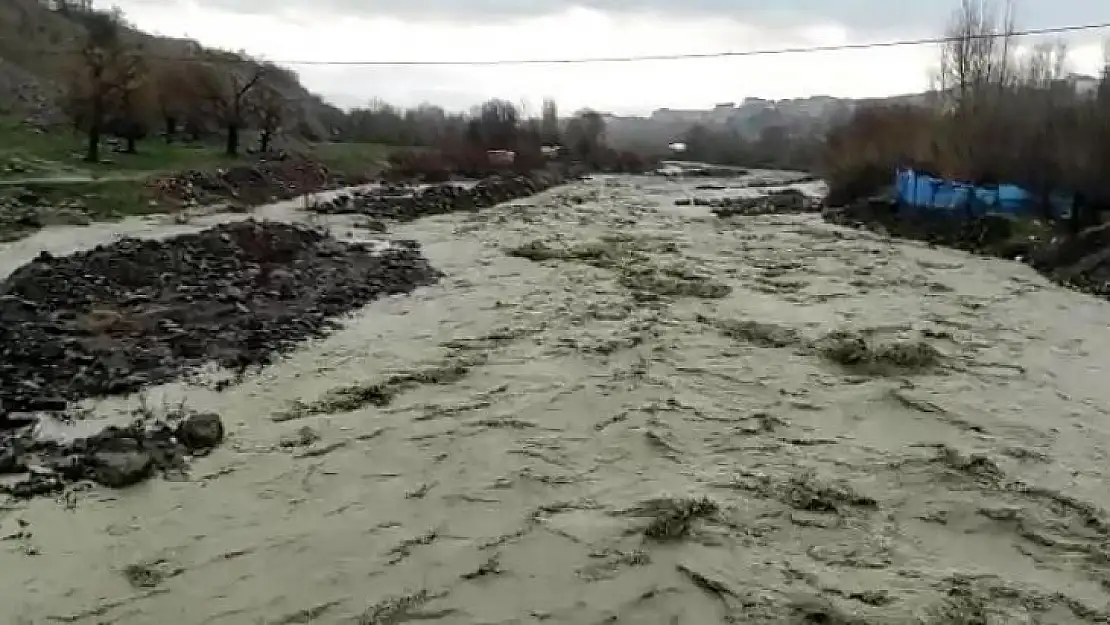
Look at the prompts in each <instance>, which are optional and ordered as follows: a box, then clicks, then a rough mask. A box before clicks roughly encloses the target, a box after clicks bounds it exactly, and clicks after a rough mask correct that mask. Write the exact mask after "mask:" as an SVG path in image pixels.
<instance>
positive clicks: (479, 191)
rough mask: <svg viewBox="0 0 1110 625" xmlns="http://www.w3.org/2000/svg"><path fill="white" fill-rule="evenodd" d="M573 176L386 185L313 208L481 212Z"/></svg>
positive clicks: (551, 173)
mask: <svg viewBox="0 0 1110 625" xmlns="http://www.w3.org/2000/svg"><path fill="white" fill-rule="evenodd" d="M569 179H570V177H569V176H568V175H567V174H566V173H564V172H563V171H561V170H557V169H552V170H543V171H536V172H532V173H530V174H519V175H512V176H494V177H490V178H485V179H482V180H479V181H477V182H474V183H470V184H456V183H447V184H438V185H421V186H419V187H412V186H409V185H406V184H385V185H381V186H374V187H368V188H364V189H359V190H355V191H353V192H351V193H340V194H337V195H335V196H334V197H332V198H329V199H327V200H324V201H318V202H315V203H314V204H313V205H312V206H311V208H310V210H312V211H313V212H315V213H320V214H325V215H352V214H358V215H365V216H367V217H370V218H372V219H378V220H381V219H389V220H393V221H402V222H404V221H413V220H416V219H420V218H423V217H430V216H433V215H443V214H446V213H453V212H456V211H477V210H481V209H483V208H489V207H491V206H495V205H497V204H500V203H502V202H507V201H509V200H514V199H518V198H523V197H528V196H530V195H534V194H536V193H538V192H540V191H545V190H547V189H549V188H551V187H553V186H556V185H559V184H563V183H564V182H566V181H567V180H569Z"/></svg>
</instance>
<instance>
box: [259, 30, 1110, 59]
mask: <svg viewBox="0 0 1110 625" xmlns="http://www.w3.org/2000/svg"><path fill="white" fill-rule="evenodd" d="M1107 28H1110V22H1103V23H1099V24H1080V25H1074V26H1058V27H1055V28H1035V29H1029V30H1021V31H1014V32H1010V33H984V34H972V35H959V36H952V37H928V38H921V39H898V40H893V41H876V42H870V43H849V44H839V45H825V46H806V47H794V48H771V49H764V50H742V51H725V52H691V53H685V54H649V55H635V56H601V57H592V58H581V59H565V58H564V59H503V60H491V61H273V62H274V63H276V64H278V65H334V66H340V65H356V66H394V67H397V66H488V65H580V64H591V63H635V62H639V61H684V60H691V59H713V58H730V57H746V56H776V55H784V54H812V53H816V52H840V51H845V50H868V49H872V48H899V47H908V46H921V45H936V44H944V43H954V42H958V41H965V40H968V39H971V40H979V39H1001V38H1004V37H1032V36H1039V35H1053V34H1063V33H1074V32H1081V31H1092V30H1103V29H1107Z"/></svg>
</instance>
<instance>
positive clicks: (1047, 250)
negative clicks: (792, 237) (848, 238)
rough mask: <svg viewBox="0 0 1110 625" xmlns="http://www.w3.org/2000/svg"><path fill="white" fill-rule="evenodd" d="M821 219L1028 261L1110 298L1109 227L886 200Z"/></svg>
mask: <svg viewBox="0 0 1110 625" xmlns="http://www.w3.org/2000/svg"><path fill="white" fill-rule="evenodd" d="M822 215H823V217H824V219H825V220H826V221H828V222H830V223H834V224H837V225H843V226H850V227H855V228H863V229H868V230H873V231H876V232H880V233H882V234H886V235H890V236H894V237H899V238H905V239H912V240H917V241H923V242H926V243H929V244H930V245H941V246H945V247H951V248H954V249H959V250H963V251H966V252H971V253H973V254H978V255H982V256H991V257H996V258H1004V259H1007V260H1012V261H1016V262H1020V263H1025V264H1028V265H1029V266H1031V267H1033V268H1034V269H1036V270H1037V271H1038V272H1040V273H1041V274H1042V275H1044V276H1046V277H1047V278H1049V279H1051V280H1053V281H1055V282H1056V283H1058V284H1060V285H1062V286H1067V287H1069V288H1074V289H1077V290H1079V291H1083V292H1085V293H1088V294H1092V295H1097V296H1100V297H1107V296H1110V225H1102V226H1096V227H1091V228H1087V229H1084V230H1082V231H1081V232H1079V233H1073V232H1072V231H1071V230H1070V229H1069V228H1067V227H1066V225H1063V224H1051V223H1047V222H1044V221H1039V220H1036V219H1009V218H1005V217H1001V216H998V217H985V218H979V219H973V220H962V219H955V218H945V217H934V218H929V217H927V216H925V215H923V214H912V215H900V214H899V213H898V211H897V210H896V208H895V206H894V205H893V204H892V203H891V202H889V201H887V200H885V199H875V200H861V201H858V202H856V203H853V204H851V205H848V206H844V207H827V208H825V209H824V210H823V211H822Z"/></svg>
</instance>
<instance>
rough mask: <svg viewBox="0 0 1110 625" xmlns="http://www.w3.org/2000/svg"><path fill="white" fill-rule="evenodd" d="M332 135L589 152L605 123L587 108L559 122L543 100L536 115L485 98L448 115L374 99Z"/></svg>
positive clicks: (598, 141)
mask: <svg viewBox="0 0 1110 625" xmlns="http://www.w3.org/2000/svg"><path fill="white" fill-rule="evenodd" d="M336 134H337V136H338V137H340V138H341V139H342V140H344V141H352V142H364V143H381V144H385V145H393V146H424V147H434V146H439V145H441V144H443V143H457V142H459V141H464V140H465V141H468V142H470V143H474V144H479V145H482V146H483V147H485V148H487V149H494V150H496V149H516V148H518V147H520V145H519V144H520V143H521V142H522V141H523V142H525V143H526V144H528V145H533V144H535V145H557V144H566V145H568V147H573V148H574V149H576V150H578V151H579V152H580V153H589V152H590V151H591V150H596V149H598V147H600V146H601V145H602V144H603V143H604V135H605V120H604V118H603V117H602V116H601V114H600V113H597V112H595V111H591V110H582V111H579V112H577V113H576V114H575V115H574V116H573V117H572V118H571V119H570V120H563V119H561V118H560V117H559V107H558V105H557V104H556V103H555V101H554V100H545V101H544V103H543V106H542V109H541V113H540V116H539V117H529V116H527V115H525V114H524V113H523V112H522V110H521V107H518V106H517V105H515V104H513V103H512V102H509V101H507V100H501V99H492V100H489V101H487V102H485V103H483V104H481V105H479V106H476V107H474V108H473V109H472V110H471V111H469V112H468V113H449V112H447V111H445V110H444V109H443V108H441V107H438V106H434V105H431V104H423V105H420V106H417V107H414V108H408V109H403V108H400V107H396V106H393V105H390V104H387V103H384V102H381V101H374V102H371V103H370V104H369V105H367V106H365V107H359V108H355V109H352V110H350V111H348V112H347V114H346V116H345V118H344V119H343V120H342V122H341V123H340V127H339V128H337V129H336ZM568 142H569V143H568Z"/></svg>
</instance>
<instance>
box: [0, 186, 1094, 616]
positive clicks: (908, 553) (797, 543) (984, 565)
mask: <svg viewBox="0 0 1110 625" xmlns="http://www.w3.org/2000/svg"><path fill="white" fill-rule="evenodd" d="M683 194H685V190H684V187H683V184H682V183H680V182H673V181H666V180H660V179H650V178H631V177H602V178H599V179H596V180H593V181H587V182H581V183H576V184H572V185H568V186H564V187H559V188H556V189H554V190H551V191H547V192H545V193H542V194H540V195H537V196H534V197H532V198H529V199H527V200H522V201H515V202H512V203H508V204H503V205H500V206H497V207H495V208H492V209H490V210H487V211H482V212H478V213H462V214H453V215H443V216H437V217H430V218H426V219H422V220H419V221H416V222H413V223H411V224H407V225H402V226H396V227H392V228H391V230H392V233H391V234H390V235H389V236H391V237H397V238H408V239H415V240H417V241H419V242H420V244H421V246H422V249H423V251H424V253H425V255H426V256H427V257H428V258H429V259H430V261H431V263H432V265H434V266H436V267H437V268H438V269H440V270H441V271H442V272H443V273H444V274H445V276H444V278H443V279H442V280H441V281H440V282H439V283H437V284H436V285H433V286H430V287H426V288H423V289H420V290H418V291H416V292H415V293H413V294H412V295H406V296H400V297H394V298H387V299H383V300H379V301H376V302H374V303H371V304H370V305H369V306H367V307H366V308H365V309H364V310H363V311H362V312H361V313H359V314H358V315H357V316H356V317H354V318H352V319H351V320H350V322H349V323H348V324H346V326H345V327H344V328H343V329H341V330H339V331H338V332H336V333H334V334H332V335H330V336H329V337H327V338H325V339H323V340H321V341H316V342H313V343H310V344H308V345H306V346H304V347H302V348H301V349H299V350H297V351H296V352H294V353H293V354H291V355H290V357H289V358H287V359H285V360H283V361H281V362H278V363H275V364H273V365H271V366H269V367H266V368H265V369H263V370H262V371H261V372H259V373H257V374H252V375H250V376H248V377H247V378H246V379H245V380H244V381H243V383H242V384H240V385H236V386H233V387H230V388H227V389H225V390H222V391H216V390H213V389H211V388H207V387H204V386H192V385H183V384H172V385H166V386H162V387H158V388H154V389H150V390H148V391H147V394H146V397H147V399H148V401H149V402H150V403H151V404H152V405H162V404H166V403H168V404H171V405H172V404H174V403H175V402H177V401H179V400H181V399H183V398H184V399H187V401H188V403H189V404H190V405H191V406H193V407H194V408H196V409H197V410H199V411H217V412H219V413H220V414H222V415H223V417H224V422H225V423H226V427H227V438H228V441H227V443H225V444H224V445H223V446H221V447H219V448H217V449H216V450H215V451H213V452H212V453H211V454H209V455H208V456H206V457H203V458H201V459H199V460H196V461H195V462H194V463H193V471H192V475H191V479H190V480H189V481H175V482H168V481H150V482H147V483H146V484H144V485H143V486H140V487H137V488H133V489H129V490H124V491H108V490H101V489H99V488H91V489H85V490H75V489H67V490H66V491H65V492H63V493H62V494H61V495H60V496H59V498H58V501H54V500H51V499H46V498H37V499H33V500H30V501H26V502H18V503H11V504H9V505H6V506H5V508H4V509H3V510H2V511H0V534H2V535H3V536H4V537H5V538H6V540H4V541H2V542H0V547H3V550H2V551H0V575H2V576H3V582H4V583H3V584H2V585H0V605H3V606H4V608H3V609H4V611H5V612H6V614H7V615H8V616H9V617H10V620H11V621H12V622H16V623H21V622H22V623H49V622H70V623H90V624H91V623H103V622H111V623H116V624H136V625H137V624H146V623H155V622H159V623H163V622H181V623H206V624H224V623H227V624H229V625H232V624H239V623H246V622H262V623H285V624H289V623H310V622H319V623H405V622H415V621H420V622H441V623H459V624H473V623H531V622H546V623H568V624H570V623H573V624H579V623H676V622H677V623H721V622H731V623H768V624H771V623H776V624H778V623H864V624H887V623H928V624H957V623H959V624H963V623H1099V622H1106V621H1107V619H1108V618H1110V612H1108V608H1107V603H1108V600H1110V591H1108V588H1110V586H1108V584H1110V577H1108V573H1110V567H1108V566H1107V564H1106V562H1107V560H1106V557H1105V549H1106V545H1107V540H1108V536H1110V521H1108V516H1107V510H1108V508H1110V496H1108V495H1107V492H1106V488H1105V484H1106V480H1107V477H1108V476H1107V475H1106V471H1107V469H1106V466H1107V464H1106V453H1107V451H1106V450H1107V446H1108V443H1110V429H1108V428H1107V426H1106V422H1107V413H1108V410H1107V408H1106V404H1107V399H1108V398H1110V396H1108V391H1107V390H1105V388H1106V385H1105V372H1104V368H1103V367H1104V365H1103V362H1104V361H1105V356H1104V355H1105V354H1106V353H1107V350H1108V348H1110V335H1108V334H1107V333H1106V332H1105V325H1106V319H1107V318H1110V304H1107V303H1106V302H1103V301H1098V300H1095V299H1093V298H1090V297H1088V296H1085V295H1082V294H1080V293H1076V292H1073V291H1068V290H1064V289H1061V288H1059V287H1057V286H1055V285H1053V284H1051V283H1050V282H1049V281H1047V280H1046V279H1044V278H1043V277H1041V276H1039V275H1037V274H1036V273H1035V272H1034V271H1033V270H1032V269H1031V268H1029V267H1026V266H1023V265H1020V264H1016V263H1012V262H1004V261H998V260H993V259H984V258H978V257H974V256H971V255H968V254H965V253H962V252H957V251H953V250H948V249H933V248H930V247H928V246H926V245H923V244H918V243H913V242H905V241H902V242H899V241H894V240H891V239H890V238H889V237H883V236H879V235H875V234H873V233H870V232H864V231H857V230H851V229H844V228H840V227H837V226H833V225H829V224H827V223H823V222H822V221H821V220H820V218H819V217H816V216H809V215H789V216H780V215H768V216H756V217H733V218H730V219H728V220H720V219H717V218H716V217H714V216H712V215H711V214H710V213H709V212H708V211H707V210H706V209H705V208H703V207H696V206H691V207H676V206H674V200H675V199H676V198H679V197H682V195H683ZM278 215H283V216H285V217H287V218H290V219H315V218H313V217H307V216H305V215H302V214H299V213H297V212H296V211H293V210H291V209H290V207H288V206H285V207H283V208H281V209H280V210H279V209H274V210H273V211H272V212H271V216H278ZM212 219H217V217H215V216H213V217H212ZM362 219H363V218H362V216H357V215H356V216H334V215H329V216H328V217H327V223H328V225H329V226H330V228H331V229H332V231H333V232H335V233H336V236H337V237H341V238H342V237H347V236H348V233H352V232H354V233H357V232H362V233H363V234H364V235H365V233H366V229H365V228H364V225H363V223H362ZM125 226H126V224H125ZM138 229H139V228H138V227H136V230H138ZM65 232H66V233H68V234H66V236H67V237H69V238H68V239H66V241H64V242H63V241H62V240H61V239H62V235H61V234H51V233H43V235H42V237H41V238H39V239H35V240H36V241H39V244H47V243H49V244H51V245H54V246H56V247H64V246H66V245H69V246H73V245H76V244H78V242H77V240H78V239H79V238H80V237H82V236H86V237H87V238H88V239H90V240H97V237H100V236H103V235H102V234H101V233H99V232H98V231H91V232H88V231H86V233H85V234H84V235H82V234H80V232H81V231H79V230H76V229H72V230H67V231H65ZM152 234H153V233H152ZM51 236H52V237H54V238H48V237H51ZM30 244H31V243H25V244H24V247H16V248H11V250H10V251H8V250H0V260H2V259H3V258H5V255H6V254H10V256H11V257H19V256H20V255H23V254H26V253H28V252H27V249H26V245H30ZM136 402H137V399H136V398H134V397H132V398H126V399H108V400H101V401H99V402H96V403H94V404H92V405H91V406H90V407H91V408H93V409H95V410H97V411H98V413H99V414H106V413H110V412H112V411H120V412H124V413H126V412H127V411H130V410H133V409H134V407H135V404H136ZM91 570H95V571H97V572H98V573H97V575H89V574H88V571H91Z"/></svg>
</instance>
